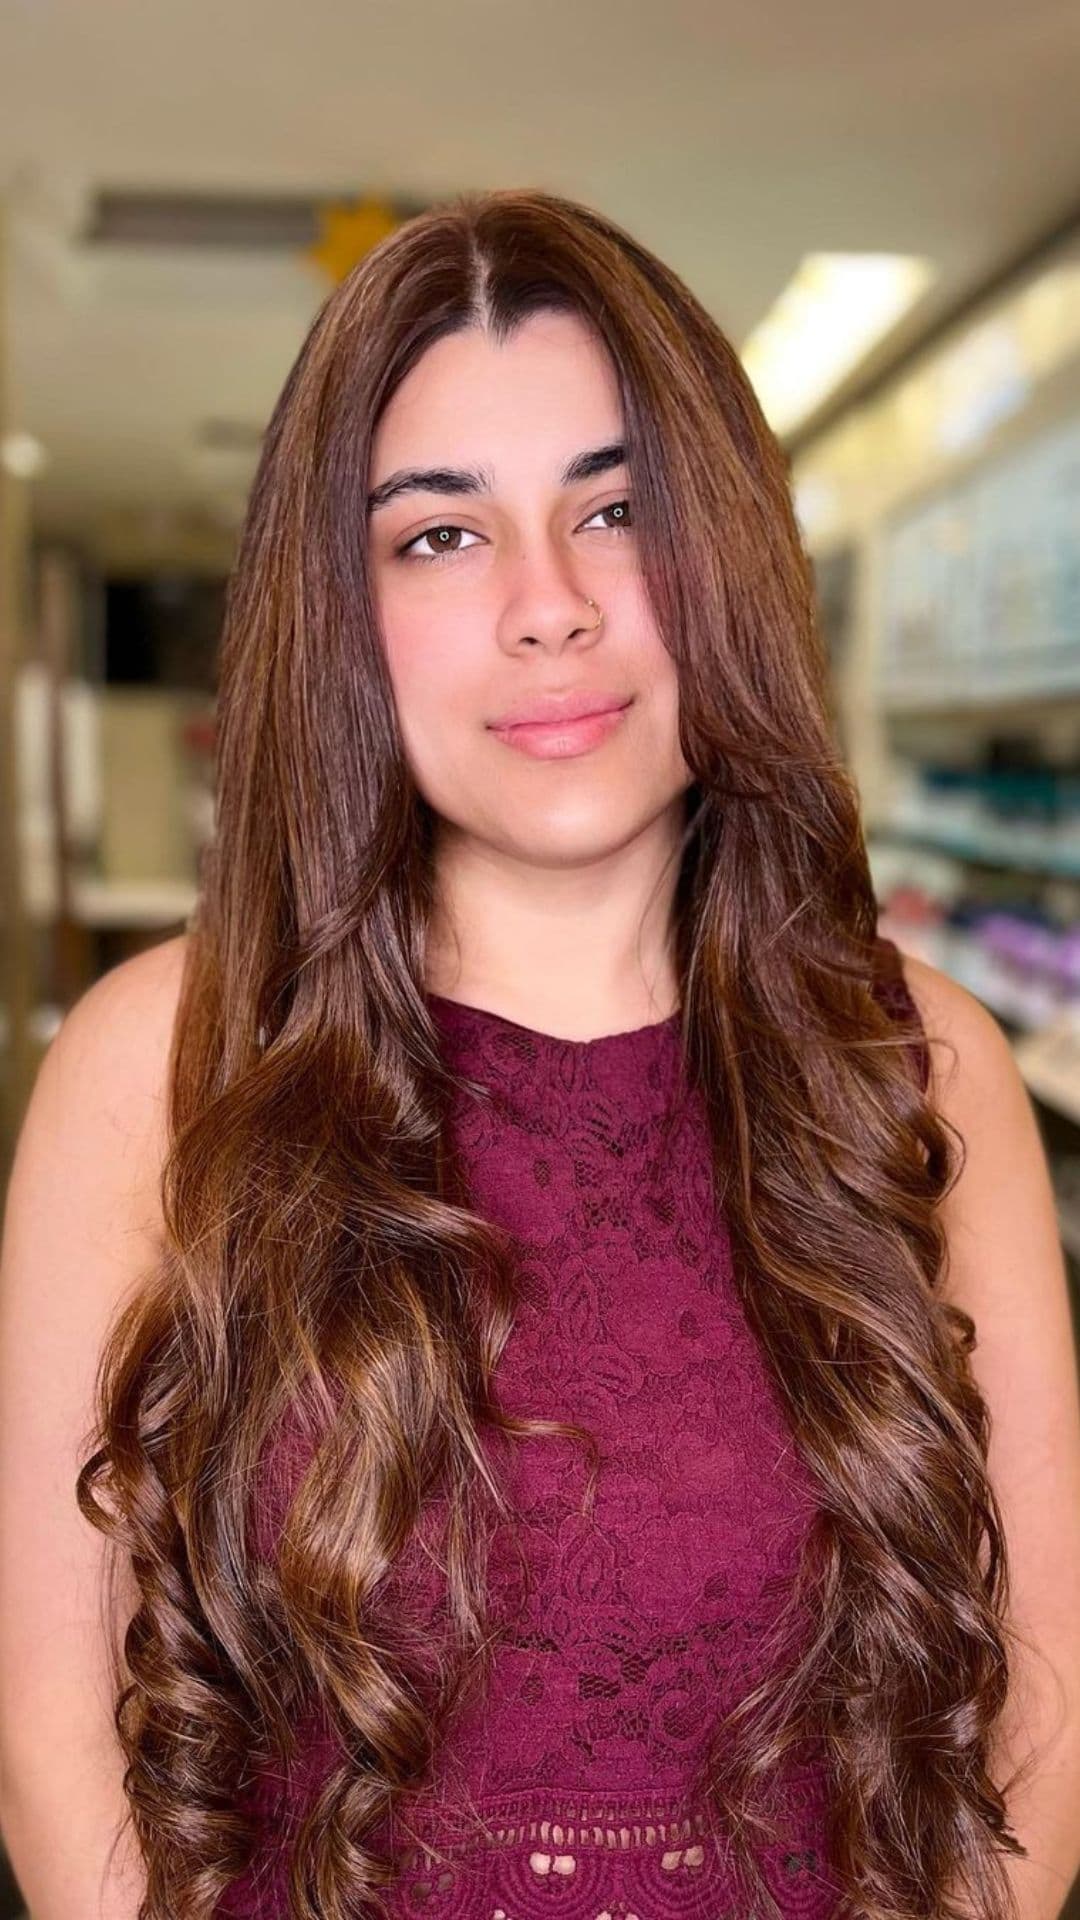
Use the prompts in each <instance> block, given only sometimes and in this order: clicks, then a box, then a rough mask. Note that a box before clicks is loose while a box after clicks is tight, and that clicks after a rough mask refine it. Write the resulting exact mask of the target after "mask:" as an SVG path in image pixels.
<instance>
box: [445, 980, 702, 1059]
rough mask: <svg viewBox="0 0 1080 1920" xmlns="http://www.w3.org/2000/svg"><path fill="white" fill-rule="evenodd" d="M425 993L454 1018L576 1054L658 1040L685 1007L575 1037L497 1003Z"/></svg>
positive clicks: (676, 1023)
mask: <svg viewBox="0 0 1080 1920" xmlns="http://www.w3.org/2000/svg"><path fill="white" fill-rule="evenodd" d="M425 997H426V999H427V1000H428V1002H429V1003H430V1004H431V1006H432V1007H433V1008H434V1009H437V1010H440V1011H445V1012H446V1013H448V1014H449V1016H450V1018H451V1019H456V1018H457V1017H458V1016H459V1015H460V1016H461V1017H462V1018H463V1019H464V1020H466V1021H467V1022H470V1023H471V1024H473V1025H474V1026H478V1027H481V1028H483V1029H486V1030H487V1031H488V1032H490V1033H506V1034H509V1035H513V1034H519V1035H521V1036H522V1037H523V1038H525V1039H527V1040H530V1041H532V1043H533V1044H534V1045H535V1046H542V1047H546V1048H549V1049H554V1050H560V1049H561V1050H563V1051H565V1052H568V1053H574V1054H594V1053H596V1052H597V1051H598V1050H599V1049H601V1048H610V1047H614V1046H617V1045H620V1044H621V1045H622V1046H627V1045H628V1044H631V1043H633V1042H635V1041H636V1042H637V1043H638V1044H639V1045H643V1044H645V1043H646V1042H647V1041H649V1040H654V1039H657V1040H658V1039H660V1038H661V1037H662V1036H663V1035H664V1034H666V1033H668V1032H669V1031H674V1030H675V1029H676V1028H677V1026H678V1024H679V1020H680V1018H681V1014H682V1009H681V1007H676V1009H675V1011H674V1013H669V1014H666V1015H665V1017H664V1018H663V1019H662V1020H649V1021H646V1022H645V1024H644V1025H643V1026H640V1027H625V1028H623V1029H622V1030H621V1031H620V1032H618V1033H597V1034H594V1035H593V1036H592V1037H591V1038H590V1039H585V1040H575V1039H571V1038H569V1037H567V1036H564V1035H563V1034H558V1033H545V1032H544V1030H543V1029H542V1028H540V1027H530V1026H528V1025H526V1024H525V1022H524V1021H521V1020H512V1019H511V1017H510V1015H509V1014H506V1013H497V1012H496V1011H495V1009H494V1008H493V1007H477V1006H474V1005H473V1004H472V1003H471V1002H470V1001H468V1000H454V999H452V998H450V997H449V996H448V995H446V994H443V993H432V992H426V994H425Z"/></svg>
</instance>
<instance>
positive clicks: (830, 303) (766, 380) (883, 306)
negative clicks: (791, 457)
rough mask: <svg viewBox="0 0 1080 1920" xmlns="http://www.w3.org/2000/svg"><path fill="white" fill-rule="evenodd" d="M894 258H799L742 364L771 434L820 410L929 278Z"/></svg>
mask: <svg viewBox="0 0 1080 1920" xmlns="http://www.w3.org/2000/svg"><path fill="white" fill-rule="evenodd" d="M935 271H936V270H935V268H934V267H933V266H932V264H931V263H930V261H929V260H924V259H920V258H917V257H915V256H914V255H911V254H900V253H808V254H805V255H804V257H803V259H802V260H801V262H800V264H799V266H798V267H797V268H796V270H795V273H794V275H793V276H792V278H791V280H790V281H789V282H788V284H787V286H786V287H785V288H784V291H783V293H781V295H780V296H779V298H778V299H777V300H776V302H775V303H774V305H773V306H772V307H771V308H770V309H769V312H768V313H767V314H766V315H765V318H764V320H762V321H761V322H760V323H759V325H758V326H756V327H755V328H754V330H753V332H752V333H751V334H750V336H749V338H748V339H747V340H746V341H745V343H744V345H743V348H742V353H741V356H740V357H741V359H742V363H743V366H744V367H745V368H746V371H747V373H748V375H749V376H750V380H751V382H752V384H753V387H754V390H755V392H756V394H757V396H758V399H759V400H760V402H761V405H762V408H763V409H764V412H765V415H766V418H767V419H768V422H769V425H770V426H771V427H772V429H773V431H774V433H787V432H790V431H791V429H792V428H793V427H795V426H797V425H798V424H799V422H800V421H802V420H805V419H806V418H807V416H808V415H809V414H811V413H813V411H814V409H815V408H816V407H819V406H820V405H821V403H822V401H823V400H825V399H826V398H827V397H828V395H829V394H830V393H832V391H833V390H834V388H836V387H837V386H839V384H840V382H841V381H842V380H843V379H844V378H845V377H846V376H847V374H849V373H850V372H851V371H852V369H853V368H854V367H857V366H858V364H859V362H860V361H861V360H863V359H864V358H865V356H866V355H867V354H868V353H869V351H870V349H871V347H874V346H876V345H877V344H878V342H879V341H880V340H883V339H884V338H885V336H886V335H887V334H888V333H890V332H891V331H892V329H893V327H894V326H895V325H896V323H897V321H898V320H899V319H900V318H901V317H902V315H903V314H905V313H907V312H908V310H909V308H911V307H913V306H914V304H915V302H916V300H918V298H919V297H920V295H921V294H922V293H923V291H924V290H925V288H926V287H927V286H928V285H929V283H930V281H931V280H932V279H933V278H934V275H935Z"/></svg>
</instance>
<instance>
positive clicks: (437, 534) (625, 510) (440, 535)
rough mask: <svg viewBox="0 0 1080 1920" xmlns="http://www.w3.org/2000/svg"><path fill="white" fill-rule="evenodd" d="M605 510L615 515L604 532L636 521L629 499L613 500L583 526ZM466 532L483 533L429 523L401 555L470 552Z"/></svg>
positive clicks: (416, 556)
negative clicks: (425, 544)
mask: <svg viewBox="0 0 1080 1920" xmlns="http://www.w3.org/2000/svg"><path fill="white" fill-rule="evenodd" d="M602 513H610V514H613V515H614V516H615V518H614V520H612V521H609V523H608V525H607V527H606V528H601V529H600V531H601V532H607V533H620V532H622V531H623V529H624V528H626V529H629V528H630V527H631V526H632V525H633V520H632V517H631V513H630V502H629V500H612V501H609V503H608V505H607V506H606V507H597V509H596V512H595V513H593V514H590V516H589V518H588V520H584V521H582V526H583V527H588V526H591V525H592V522H593V521H594V520H597V519H599V517H600V515H601V514H602ZM462 535H464V536H465V537H466V538H467V539H473V540H477V539H479V537H480V536H479V535H478V534H470V532H469V529H468V527H457V526H454V524H453V523H452V522H450V521H444V522H443V523H442V524H441V525H440V526H436V527H425V528H424V529H423V531H422V532H421V533H414V535H413V537H412V539H411V540H407V541H406V542H405V545H404V546H403V547H399V548H398V549H397V552H398V558H399V559H401V560H420V561H423V562H427V561H431V560H450V559H453V557H454V555H455V554H456V553H467V552H468V548H467V547H463V546H462V545H461V536H462ZM455 536H456V537H455ZM425 540H430V541H431V542H432V545H431V546H430V547H422V546H421V542H422V541H425Z"/></svg>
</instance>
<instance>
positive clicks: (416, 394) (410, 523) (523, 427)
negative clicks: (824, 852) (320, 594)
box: [368, 311, 692, 863]
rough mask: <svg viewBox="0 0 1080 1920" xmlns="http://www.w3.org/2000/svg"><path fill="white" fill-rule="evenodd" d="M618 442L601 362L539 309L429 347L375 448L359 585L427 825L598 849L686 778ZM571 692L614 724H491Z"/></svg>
mask: <svg viewBox="0 0 1080 1920" xmlns="http://www.w3.org/2000/svg"><path fill="white" fill-rule="evenodd" d="M622 439H623V423H622V409H621V405H620V400H619V394H618V387H617V382H616V378H615V373H614V369H613V367H612V364H611V362H610V360H609V358H608V355H607V352H606V349H605V348H604V347H603V344H602V343H601V342H600V341H599V340H598V339H597V338H596V337H595V336H594V335H593V334H592V332H591V331H590V330H589V329H588V327H587V326H586V325H585V324H584V323H583V322H582V321H580V320H579V319H578V318H577V317H576V316H573V315H569V314H565V313H555V312H550V311H549V312H544V313H540V314H535V315H533V316H531V317H530V318H529V319H528V320H526V321H525V322H523V324H522V325H521V327H520V328H519V329H518V331H517V333H516V334H515V335H514V336H513V338H512V339H511V340H510V342H509V343H508V344H507V345H505V346H501V347H500V346H495V345H493V344H492V342H491V340H490V339H489V337H488V336H487V334H486V333H484V332H483V331H481V330H480V329H479V328H471V329H469V330H468V331H466V332H461V333H455V334H451V335H448V336H446V337H444V338H443V339H442V340H440V341H438V342H436V344H435V345H434V346H432V347H431V348H429V350H428V351H427V353H426V354H425V355H424V357H423V359H422V360H420V361H419V362H418V363H417V365H416V366H415V367H414V368H413V369H412V370H411V372H410V373H409V375H408V376H407V378H406V379H405V380H404V381H403V382H402V384H401V386H400V387H399V388H398V389H397V391H396V393H395V394H394V396H393V398H392V399H391V401H390V402H389V404H388V406H387V408H386V410H385V412H384V414H383V416H382V418H381V420H380V422H379V424H378V428H377V431H376V435H375V440H374V445H373V449H372V461H371V468H370V477H369V498H370V499H371V501H372V503H371V506H370V507H369V513H368V539H369V554H370V566H371V577H372V582H373V589H374V593H375V596H376V604H377V607H378V613H379V620H380V625H381V629H382V635H383V640H384V645H385V647H386V653H387V660H388V666H389V672H390V676H391V680H392V683H393V689H394V699H395V705H396V708H397V714H398V723H399V726H400V729H401V734H402V739H403V743H404V748H405V752H406V756H407V758H408V761H409V765H410V768H411V770H412V773H413V777H414V779H415V781H416V783H417V786H418V788H419V790H420V792H421V793H422V794H423V796H424V798H425V800H427V802H428V803H429V805H430V806H431V807H432V808H433V809H434V810H435V813H436V814H437V815H438V816H439V817H440V822H441V825H442V827H443V829H444V830H445V828H446V827H449V828H450V829H451V830H456V831H457V832H459V833H463V834H465V835H468V836H471V837H472V838H474V839H476V840H479V841H481V842H483V843H485V844H487V845H488V846H490V847H492V848H497V849H498V850H500V851H501V852H503V853H511V854H516V855H518V856H520V857H522V858H525V859H529V860H531V861H533V862H540V863H569V862H579V861H586V860H590V859H595V858H598V857H601V856H602V855H603V854H604V853H608V852H612V851H614V850H615V849H616V848H618V847H620V846H623V845H625V844H626V842H627V841H629V840H630V839H631V838H632V837H633V836H635V835H637V834H641V833H643V832H645V831H646V830H647V829H648V828H650V827H655V825H656V823H657V820H658V817H659V816H660V815H661V814H663V813H664V812H665V811H666V810H668V809H673V808H674V807H675V804H676V802H677V801H678V800H679V798H680V796H681V795H682V794H683V792H684V791H685V789H686V787H687V786H688V785H689V783H690V780H691V778H692V776H691V773H690V769H689V768H688V767H687V765H686V763H685V761H684V760H683V757H682V753H681V749H680V746H679V739H678V687H677V680H676V675H675V668H674V664H673V662H672V659H671V657H670V655H669V653H668V652H667V649H666V648H665V647H664V645H663V643H662V641H661V639H660V635H659V633H658V632H657V629H656V626H655V624H654V621H653V616H652V611H651V609H650V606H649V604H648V601H647V598H646V594H645V589H644V582H643V579H642V574H641V569H640V565H639V554H638V542H637V537H636V535H635V532H634V519H633V516H634V502H633V499H632V497H631V495H630V494H629V491H628V473H627V468H626V465H625V461H624V460H623V458H622V453H621V443H622ZM388 483H392V486H388ZM372 496H373V498H372ZM386 496H389V497H386ZM589 597H591V598H592V599H593V600H595V601H596V602H597V604H598V606H599V607H600V608H602V609H603V620H602V622H601V624H600V626H599V628H598V629H597V630H596V631H592V629H593V627H594V624H595V622H596V620H597V617H598V616H597V612H596V609H595V608H593V607H591V606H590V605H589V604H588V598H589ZM578 695H583V696H588V697H589V698H592V697H593V696H595V697H596V699H597V701H599V702H601V703H607V704H608V705H609V706H610V705H612V704H613V703H614V704H616V705H617V706H618V707H619V709H620V711H619V712H618V714H617V717H614V718H612V717H611V716H610V715H609V718H608V719H607V720H606V721H599V720H594V721H593V722H591V723H589V724H587V725H586V724H584V723H579V725H577V726H573V725H571V724H568V723H567V722H566V720H565V718H564V719H562V720H560V721H559V722H557V723H556V724H555V725H554V726H548V727H546V728H545V729H544V730H543V731H542V732H541V731H539V730H538V729H536V728H534V729H533V730H532V731H531V732H529V731H517V732H516V733H506V732H499V731H496V723H497V722H498V721H500V720H501V719H503V718H504V717H505V716H507V715H514V714H516V713H517V712H518V711H519V710H520V709H521V708H523V707H526V706H527V705H528V703H529V702H531V701H533V700H536V699H538V698H541V697H545V696H555V697H556V698H557V699H558V698H561V697H563V696H578ZM515 741H516V742H518V743H521V742H525V743H527V744H528V746H529V747H530V748H531V749H532V750H531V751H526V750H525V749H524V747H523V745H521V744H515ZM680 817H681V809H680Z"/></svg>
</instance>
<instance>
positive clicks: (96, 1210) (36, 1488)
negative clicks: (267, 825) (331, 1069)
mask: <svg viewBox="0 0 1080 1920" xmlns="http://www.w3.org/2000/svg"><path fill="white" fill-rule="evenodd" d="M184 944H185V942H184V938H183V937H182V936H181V937H179V938H177V939H173V940H168V941H165V942H162V943H161V945H159V946H158V947H156V948H154V949H153V950H152V951H151V952H149V953H144V954H139V955H138V956H136V957H135V958H134V959H131V960H127V961H124V962H122V963H121V964H120V965H119V966H116V967H113V968H112V969H111V970H110V971H109V972H108V973H107V974H105V975H104V976H103V977H102V978H101V979H99V980H97V981H96V982H95V983H94V984H93V986H92V987H90V988H89V989H88V991H87V992H86V993H84V994H83V996H82V998H81V999H80V1000H79V1001H78V1002H77V1003H76V1005H75V1006H74V1007H73V1008H72V1009H71V1011H70V1012H69V1014H68V1015H67V1017H66V1019H65V1020H64V1022H63V1024H62V1026H61V1028H60V1031H59V1032H58V1034H57V1035H56V1037H55V1039H54V1040H53V1041H52V1043H51V1045H50V1047H49V1048H48V1050H47V1052H46V1054H45V1057H44V1059H43V1061H42V1063H41V1066H40V1068H39V1070H38V1074H37V1078H36V1081H35V1084H34V1088H33V1091H32V1094H31V1097H30V1101H29V1103H28V1106H27V1111H26V1114H25V1116H24V1119H23V1123H22V1128H21V1131H20V1135H19V1140H18V1143H17V1148H16V1154H15V1160H14V1164H13V1168H12V1174H11V1179H10V1182H9V1185H8V1191H7V1195H6V1201H5V1210H4V1230H3V1242H2V1252H0V1829H2V1833H3V1839H4V1843H5V1846H6V1848H7V1852H8V1855H9V1858H10V1860H11V1864H12V1867H13V1869H14V1872H15V1876H16V1878H17V1880H18V1882H19V1885H20V1888H21V1891H22V1893H23V1896H24V1898H25V1900H26V1902H27V1905H28V1907H29V1908H30V1910H31V1912H32V1914H33V1920H135V1916H136V1915H137V1913H138V1910H139V1905H140V1902H141V1900H142V1897H143V1895H144V1892H145V1877H144V1872H143V1867H142V1862H141V1859H140V1858H139V1856H138V1852H137V1849H136V1847H135V1844H134V1840H133V1837H132V1835H131V1829H130V1827H126V1826H124V1822H125V1819H126V1815H127V1805H126V1801H125V1797H124V1792H123V1785H122V1780H123V1756H122V1752H121V1749H120V1745H119V1742H118V1740H117V1737H116V1734H115V1730H114V1726H113V1721H112V1699H111V1686H110V1678H109V1672H108V1666H107V1655H106V1644H105V1634H104V1631H103V1604H104V1599H103V1596H104V1587H103V1573H104V1567H105V1556H106V1553H107V1551H108V1548H107V1543H106V1541H105V1538H104V1536H103V1535H101V1534H100V1533H98V1532H97V1531H96V1530H95V1529H94V1528H93V1527H92V1526H91V1525H90V1524H89V1522H87V1521H86V1520H85V1519H84V1518H83V1516H82V1514H81V1513H80V1512H79V1509H78V1507H77V1505H76V1502H75V1479H76V1474H77V1472H78V1468H79V1466H80V1465H81V1464H82V1459H83V1449H84V1446H85V1442H86V1437H87V1435H88V1433H89V1432H90V1429H91V1423H92V1418H93V1408H92V1394H93V1386H94V1375H95V1371H96V1367H97V1362H98V1358H99V1355H100V1352H101V1349H102V1346H103V1343H104V1339H105V1335H106V1332H107V1329H108V1327H109V1326H110V1324H111V1322H112V1320H113V1318H114V1316H115V1314H116V1312H117V1310H118V1308H119V1307H120V1305H121V1303H122V1301H123V1300H124V1299H125V1298H126V1297H127V1296H128V1295H129V1293H130V1292H132V1291H133V1290H135V1289H137V1287H138V1285H139V1284H140V1282H141V1280H142V1279H143V1277H144V1275H145V1274H146V1273H147V1271H148V1270H149V1269H150V1268H151V1267H152V1266H153V1264H154V1262H155V1260H156V1257H157V1254H158V1250H159V1247H160V1205H159V1194H158V1182H159V1176H160V1169H161V1161H162V1152H163V1142H164V1121H165V1110H164V1094H165V1072H166V1066H167V1057H168V1048H169V1043H170V1040H171V1034H172V1024H173V1018H174V1015H175V1007H176V998H177V992H178V988H179V980H180V969H181V965H182V958H183V950H184ZM137 1599H138V1595H137V1592H136V1591H135V1589H134V1583H133V1581H132V1580H131V1576H130V1573H129V1572H128V1571H127V1570H126V1568H121V1569H120V1578H119V1581H118V1584H117V1588H116V1606H117V1612H118V1614H120V1615H121V1616H122V1617H121V1618H120V1619H119V1620H118V1628H119V1631H118V1636H117V1638H118V1644H119V1643H121V1642H122V1637H123V1629H124V1627H125V1626H126V1624H127V1621H128V1620H129V1619H130V1618H131V1615H132V1613H133V1612H134V1609H135V1605H136V1603H137ZM121 1829H123V1832H122V1833H121ZM118 1834H121V1838H120V1839H119V1841H118V1840H117V1836H118ZM110 1849H112V1850H113V1851H112V1860H111V1864H110V1862H109V1855H110Z"/></svg>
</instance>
